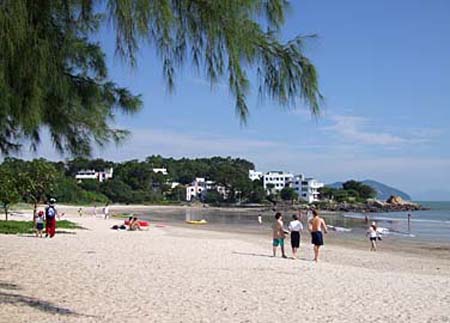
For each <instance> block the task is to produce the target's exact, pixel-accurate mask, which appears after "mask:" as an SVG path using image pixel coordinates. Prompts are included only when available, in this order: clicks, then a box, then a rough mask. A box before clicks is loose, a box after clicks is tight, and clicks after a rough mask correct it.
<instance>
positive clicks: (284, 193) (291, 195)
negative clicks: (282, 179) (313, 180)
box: [280, 187, 298, 202]
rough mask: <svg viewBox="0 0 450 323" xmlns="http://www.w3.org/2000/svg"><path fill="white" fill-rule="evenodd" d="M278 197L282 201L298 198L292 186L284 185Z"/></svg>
mask: <svg viewBox="0 0 450 323" xmlns="http://www.w3.org/2000/svg"><path fill="white" fill-rule="evenodd" d="M280 197H281V199H282V200H283V201H292V202H293V201H294V200H295V199H297V198H298V194H297V192H296V191H295V190H294V189H293V188H292V187H284V188H283V189H282V190H281V191H280Z"/></svg>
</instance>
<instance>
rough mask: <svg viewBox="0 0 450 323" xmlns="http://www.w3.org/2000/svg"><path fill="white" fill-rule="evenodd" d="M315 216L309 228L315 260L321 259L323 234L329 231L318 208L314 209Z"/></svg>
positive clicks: (310, 221)
mask: <svg viewBox="0 0 450 323" xmlns="http://www.w3.org/2000/svg"><path fill="white" fill-rule="evenodd" d="M312 214H313V218H312V219H311V220H309V225H308V229H309V231H310V232H311V243H312V244H313V245H314V261H315V262H317V261H319V252H320V247H321V246H323V234H322V230H323V232H325V233H328V229H327V224H326V223H325V220H324V219H322V218H321V217H320V216H319V213H318V212H317V211H316V210H312Z"/></svg>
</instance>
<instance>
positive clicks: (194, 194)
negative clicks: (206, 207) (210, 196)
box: [186, 177, 227, 201]
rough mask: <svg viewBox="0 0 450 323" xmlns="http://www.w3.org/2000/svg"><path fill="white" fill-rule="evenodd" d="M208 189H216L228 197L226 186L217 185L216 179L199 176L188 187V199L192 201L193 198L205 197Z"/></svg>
mask: <svg viewBox="0 0 450 323" xmlns="http://www.w3.org/2000/svg"><path fill="white" fill-rule="evenodd" d="M208 190H216V191H217V192H219V193H220V194H221V195H222V196H223V197H226V195H227V192H226V188H225V187H224V186H221V185H216V183H215V182H214V181H207V180H205V179H204V178H202V177H197V178H195V180H194V181H193V182H192V183H191V184H190V185H189V186H187V187H186V201H191V200H192V199H193V198H199V199H201V198H203V197H204V196H205V194H206V192H207V191H208Z"/></svg>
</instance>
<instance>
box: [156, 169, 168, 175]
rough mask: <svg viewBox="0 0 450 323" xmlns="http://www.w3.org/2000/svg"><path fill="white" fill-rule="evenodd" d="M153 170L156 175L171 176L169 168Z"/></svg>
mask: <svg viewBox="0 0 450 323" xmlns="http://www.w3.org/2000/svg"><path fill="white" fill-rule="evenodd" d="M152 170H153V173H155V174H158V173H161V174H163V175H167V174H169V173H168V172H167V168H153V169H152Z"/></svg>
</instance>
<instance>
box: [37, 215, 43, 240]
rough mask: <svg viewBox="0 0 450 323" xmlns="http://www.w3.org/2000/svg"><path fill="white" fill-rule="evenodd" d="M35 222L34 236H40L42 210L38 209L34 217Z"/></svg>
mask: <svg viewBox="0 0 450 323" xmlns="http://www.w3.org/2000/svg"><path fill="white" fill-rule="evenodd" d="M35 222H36V238H37V237H40V238H42V231H43V230H44V211H39V212H38V213H37V215H36V218H35Z"/></svg>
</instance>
